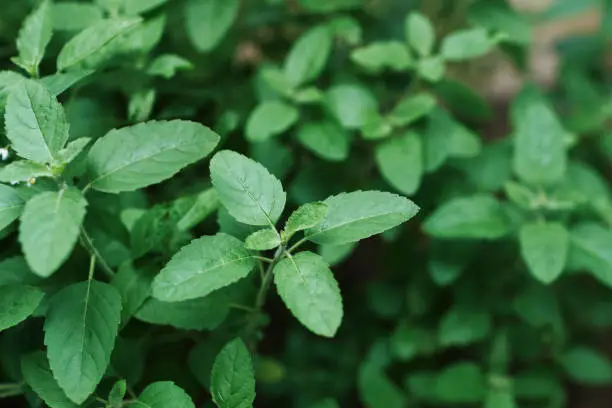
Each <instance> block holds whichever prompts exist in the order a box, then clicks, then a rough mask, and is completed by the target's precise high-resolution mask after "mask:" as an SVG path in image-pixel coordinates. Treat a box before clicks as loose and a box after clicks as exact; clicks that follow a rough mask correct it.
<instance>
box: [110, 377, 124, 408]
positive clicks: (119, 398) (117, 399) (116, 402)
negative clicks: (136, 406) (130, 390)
mask: <svg viewBox="0 0 612 408" xmlns="http://www.w3.org/2000/svg"><path fill="white" fill-rule="evenodd" d="M126 392H127V382H126V381H125V380H119V381H117V382H116V383H115V384H113V388H111V390H110V392H109V393H108V403H109V405H110V406H111V408H114V407H117V408H119V407H121V404H122V403H123V398H125V393H126Z"/></svg>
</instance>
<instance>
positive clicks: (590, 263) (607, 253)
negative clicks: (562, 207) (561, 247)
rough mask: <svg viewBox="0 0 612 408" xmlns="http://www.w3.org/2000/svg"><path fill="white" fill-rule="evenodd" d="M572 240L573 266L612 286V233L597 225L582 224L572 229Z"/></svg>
mask: <svg viewBox="0 0 612 408" xmlns="http://www.w3.org/2000/svg"><path fill="white" fill-rule="evenodd" d="M570 239H571V243H572V245H571V252H570V260H571V263H572V265H573V266H574V267H576V268H584V269H586V270H588V271H589V272H591V273H592V274H593V275H594V276H595V277H596V278H597V279H599V280H600V281H601V282H603V283H604V284H606V285H608V286H612V247H611V246H610V242H612V232H610V230H609V229H606V228H604V227H602V226H600V225H597V224H592V223H582V224H579V225H577V226H576V227H574V228H573V229H572V231H571V234H570Z"/></svg>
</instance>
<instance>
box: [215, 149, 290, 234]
mask: <svg viewBox="0 0 612 408" xmlns="http://www.w3.org/2000/svg"><path fill="white" fill-rule="evenodd" d="M210 176H211V178H212V183H213V186H214V187H215V190H217V193H218V194H219V200H220V201H221V203H222V204H223V206H224V207H225V208H227V210H228V211H229V213H230V214H231V215H232V217H234V218H235V219H236V220H237V221H239V222H242V223H245V224H249V225H270V226H274V224H275V223H276V221H277V220H278V218H279V217H280V216H281V214H282V212H283V209H284V208H285V201H286V199H287V196H286V194H285V192H284V191H283V186H282V185H281V183H280V181H278V179H277V178H276V177H274V176H273V175H271V174H270V173H269V172H268V170H266V168H265V167H263V166H262V165H261V164H259V163H257V162H255V161H253V160H251V159H249V158H247V157H245V156H243V155H241V154H238V153H236V152H233V151H231V150H222V151H220V152H218V153H217V154H215V156H214V157H213V158H212V160H211V161H210Z"/></svg>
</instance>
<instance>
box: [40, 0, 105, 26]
mask: <svg viewBox="0 0 612 408" xmlns="http://www.w3.org/2000/svg"><path fill="white" fill-rule="evenodd" d="M102 18H103V15H102V10H101V9H100V7H98V6H97V5H96V4H91V3H77V2H76V1H62V2H61V3H52V5H51V20H52V23H53V30H55V31H80V30H83V29H85V28H87V27H89V26H91V25H94V24H95V23H97V22H98V21H100V20H102Z"/></svg>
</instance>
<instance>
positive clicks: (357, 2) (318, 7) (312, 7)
mask: <svg viewBox="0 0 612 408" xmlns="http://www.w3.org/2000/svg"><path fill="white" fill-rule="evenodd" d="M299 3H300V5H301V6H302V7H304V9H306V10H308V11H309V12H312V13H332V12H334V11H340V10H346V9H354V8H358V7H360V6H362V3H363V0H299Z"/></svg>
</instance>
